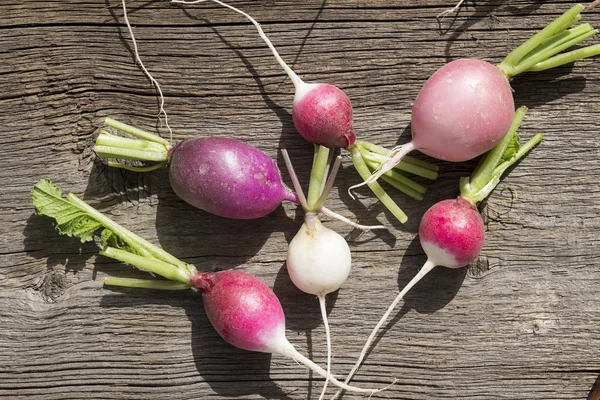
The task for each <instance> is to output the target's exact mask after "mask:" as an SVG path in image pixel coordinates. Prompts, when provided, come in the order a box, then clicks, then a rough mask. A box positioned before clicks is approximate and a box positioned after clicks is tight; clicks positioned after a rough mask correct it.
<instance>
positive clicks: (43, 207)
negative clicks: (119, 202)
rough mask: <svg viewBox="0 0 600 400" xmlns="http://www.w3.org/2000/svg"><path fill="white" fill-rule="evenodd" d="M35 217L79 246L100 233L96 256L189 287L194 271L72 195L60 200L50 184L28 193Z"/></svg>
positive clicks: (40, 184)
mask: <svg viewBox="0 0 600 400" xmlns="http://www.w3.org/2000/svg"><path fill="white" fill-rule="evenodd" d="M31 198H32V200H33V205H34V207H35V208H36V212H37V214H38V215H45V216H48V217H51V218H54V220H56V229H57V230H58V232H59V233H60V234H61V235H67V236H71V237H78V238H79V239H80V240H81V241H82V242H89V241H92V240H94V234H95V232H96V231H97V230H99V229H101V228H103V229H102V232H101V233H100V246H101V249H102V250H101V251H100V253H101V254H103V255H106V256H108V257H112V258H115V259H118V260H121V261H124V262H127V263H129V264H132V265H135V266H136V267H138V268H140V269H143V270H146V271H149V272H152V273H156V274H158V275H161V276H163V277H165V278H167V279H171V280H175V281H177V282H180V283H184V284H189V281H190V277H191V275H192V274H193V273H195V272H196V268H195V267H194V266H192V265H190V264H187V263H185V262H183V261H181V260H179V259H177V258H175V257H173V256H172V255H170V254H169V253H167V252H166V251H164V250H162V249H161V248H159V247H158V246H156V245H154V244H152V243H150V242H148V241H147V240H145V239H143V238H141V237H139V236H138V235H136V234H135V233H133V232H131V231H129V230H128V229H126V228H124V227H122V226H121V225H119V224H117V223H116V222H114V221H113V220H111V219H110V218H108V217H107V216H106V215H104V214H102V213H100V212H99V211H97V210H96V209H94V208H93V207H91V206H90V205H88V204H87V203H85V202H84V201H83V200H81V199H79V198H78V197H77V196H75V195H74V194H72V193H69V194H68V195H67V196H66V198H63V196H62V191H61V190H60V189H59V188H58V187H57V186H56V185H55V184H54V183H52V182H51V181H50V180H48V179H40V180H39V181H38V182H37V183H36V184H35V185H34V186H33V191H32V192H31Z"/></svg>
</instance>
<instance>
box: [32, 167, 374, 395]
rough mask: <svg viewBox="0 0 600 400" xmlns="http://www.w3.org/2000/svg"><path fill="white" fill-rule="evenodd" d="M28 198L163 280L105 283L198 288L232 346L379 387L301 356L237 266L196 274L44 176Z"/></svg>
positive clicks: (270, 304) (279, 316) (264, 294)
mask: <svg viewBox="0 0 600 400" xmlns="http://www.w3.org/2000/svg"><path fill="white" fill-rule="evenodd" d="M31 196H32V200H33V204H34V206H35V208H36V212H37V214H39V215H46V216H49V217H51V218H54V219H55V220H56V222H57V229H58V231H59V232H60V233H61V234H65V235H68V236H76V237H79V238H80V239H81V241H82V242H85V241H91V240H94V233H95V231H97V230H98V229H100V228H103V230H102V233H101V235H100V237H101V239H102V241H101V243H102V250H101V251H100V254H102V255H104V256H107V257H110V258H113V259H116V260H119V261H122V262H125V263H128V264H131V265H133V266H135V267H138V268H140V269H142V270H144V271H147V272H150V273H152V274H155V275H160V276H162V277H163V278H166V280H165V279H129V278H116V277H109V278H107V279H106V280H105V284H106V285H113V286H123V287H141V288H150V289H162V290H183V289H189V288H195V289H198V290H199V291H200V292H201V293H202V300H203V305H204V310H205V311H206V314H207V316H208V319H209V321H210V323H211V324H212V325H213V327H214V328H215V330H216V331H217V333H218V334H219V335H220V336H221V337H222V338H223V339H224V340H225V341H227V342H228V343H230V344H231V345H233V346H236V347H238V348H241V349H244V350H249V351H260V352H266V353H274V354H281V355H283V356H286V357H289V358H291V359H293V360H295V361H296V362H298V363H300V364H302V365H304V366H305V367H307V368H309V369H311V370H312V371H314V372H315V373H317V374H319V375H321V376H323V377H327V378H328V379H329V380H330V381H331V382H332V383H334V384H335V385H337V386H338V387H340V388H343V389H344V390H349V391H353V392H357V393H365V394H370V395H372V394H374V393H377V392H379V391H380V390H377V389H363V388H358V387H354V386H349V385H346V384H344V383H341V382H339V381H338V380H337V379H335V378H334V377H332V376H331V375H330V374H328V373H327V372H326V371H325V370H323V369H322V368H321V367H319V366H318V365H316V364H315V363H314V362H312V361H311V360H309V359H308V358H306V357H305V356H303V355H302V354H300V353H299V352H298V351H297V350H296V348H295V347H294V346H293V345H292V344H291V343H290V342H289V341H288V340H287V338H286V336H285V316H284V314H283V309H282V307H281V303H280V302H279V299H278V298H277V296H276V295H275V293H273V291H272V290H271V289H269V287H267V285H265V284H264V283H263V282H262V281H261V280H259V279H258V278H256V277H254V276H252V275H250V274H248V273H245V272H241V271H235V270H228V271H221V272H207V273H205V272H198V271H197V270H196V268H195V267H194V266H193V265H191V264H187V263H185V262H183V261H181V260H179V259H177V258H175V257H173V256H172V255H170V254H169V253H167V252H165V251H164V250H162V249H161V248H159V247H157V246H156V245H153V244H151V243H150V242H148V241H147V240H145V239H143V238H141V237H139V236H137V235H136V234H134V233H133V232H131V231H129V230H127V229H126V228H124V227H122V226H120V225H119V224H117V223H116V222H114V221H112V220H111V219H110V218H108V217H107V216H106V215H104V214H102V213H100V212H99V211H97V210H96V209H94V208H93V207H91V206H89V205H88V204H87V203H85V202H84V201H82V200H81V199H79V198H78V197H77V196H75V195H74V194H72V193H69V194H68V195H67V197H66V199H64V198H63V197H62V193H61V191H60V189H59V188H58V187H56V186H55V185H54V184H53V183H52V182H50V181H49V180H47V179H42V180H40V181H39V182H37V183H36V184H35V185H34V189H33V192H32V194H31ZM112 246H115V247H112Z"/></svg>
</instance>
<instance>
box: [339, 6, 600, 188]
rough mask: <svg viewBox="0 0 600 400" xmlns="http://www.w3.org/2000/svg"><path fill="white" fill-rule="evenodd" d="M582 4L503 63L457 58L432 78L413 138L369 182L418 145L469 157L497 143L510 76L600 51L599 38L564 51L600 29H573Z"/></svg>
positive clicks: (509, 102)
mask: <svg viewBox="0 0 600 400" xmlns="http://www.w3.org/2000/svg"><path fill="white" fill-rule="evenodd" d="M583 10H584V7H583V6H582V5H581V4H577V5H575V6H573V7H572V8H571V9H570V10H568V11H567V12H565V13H564V14H563V15H562V16H560V17H558V18H557V19H556V20H554V21H553V22H552V23H550V24H549V25H548V26H547V27H546V28H544V29H543V30H541V31H540V32H538V33H537V34H535V35H534V36H533V37H532V38H531V39H529V40H528V41H526V42H525V43H523V44H522V45H521V46H519V47H518V48H516V49H515V50H514V51H513V52H511V53H510V54H509V55H508V56H507V57H506V58H505V59H504V60H503V61H502V62H501V63H500V64H498V65H493V64H490V63H488V62H486V61H482V60H477V59H460V60H456V61H452V62H450V63H448V64H446V65H444V66H443V67H442V68H440V69H439V70H438V71H436V72H435V73H434V74H433V75H432V76H431V77H430V78H429V80H427V82H426V83H425V85H424V86H423V88H422V89H421V91H420V92H419V95H418V96H417V99H416V100H415V103H414V105H413V110H412V118H411V120H412V126H411V130H412V141H410V142H409V143H407V144H405V145H403V146H399V147H396V148H395V149H393V150H392V151H391V153H389V155H388V156H389V157H390V158H389V159H388V160H387V161H385V162H383V163H382V164H381V168H380V169H379V170H377V171H376V172H375V173H374V174H373V175H372V176H371V177H369V178H368V179H367V180H365V182H363V183H361V184H358V185H355V186H353V187H351V188H350V189H354V188H357V187H359V186H362V185H364V184H369V183H372V182H374V181H376V180H377V179H378V178H379V177H381V176H382V175H384V174H385V173H387V172H388V171H390V170H391V169H392V168H393V167H394V166H395V165H396V164H397V163H398V162H399V161H401V160H402V159H403V158H404V156H405V155H406V154H408V153H410V152H411V151H413V150H419V151H421V152H422V153H425V154H427V155H430V156H432V157H435V158H438V159H441V160H446V161H466V160H470V159H472V158H475V157H477V156H479V155H481V154H483V153H485V152H486V151H488V150H490V149H491V148H493V147H494V146H495V145H496V144H498V142H500V141H501V140H502V138H503V137H504V136H505V134H506V132H507V131H508V128H509V127H510V125H511V121H512V119H513V116H514V100H513V94H512V90H511V87H510V84H509V80H510V79H512V78H513V77H515V76H516V75H518V74H521V73H523V72H527V71H543V70H546V69H550V68H554V67H557V66H560V65H564V64H567V63H571V62H573V61H576V60H579V59H582V58H586V57H592V56H596V55H598V54H600V44H597V45H593V46H588V47H584V48H579V49H576V50H572V51H570V52H566V53H562V52H563V51H564V50H566V49H568V48H570V47H571V46H574V45H575V44H577V43H579V42H581V41H583V40H585V39H587V38H589V37H591V36H593V35H595V34H596V33H598V30H596V29H594V28H593V27H592V26H591V25H590V24H582V25H578V26H576V27H574V28H571V29H569V28H570V27H571V26H572V25H573V24H574V23H576V22H577V21H578V20H579V19H580V18H581V15H580V14H581V12H582V11H583Z"/></svg>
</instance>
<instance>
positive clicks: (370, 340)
mask: <svg viewBox="0 0 600 400" xmlns="http://www.w3.org/2000/svg"><path fill="white" fill-rule="evenodd" d="M433 268H435V264H434V263H433V262H431V261H429V260H427V262H425V264H424V265H423V268H421V270H420V271H419V273H418V274H417V275H415V277H414V278H412V279H411V281H410V282H408V283H407V284H406V286H405V287H404V289H402V291H401V292H400V293H398V296H396V298H395V299H394V301H393V302H392V304H390V306H389V307H388V309H387V310H386V311H385V313H384V314H383V316H382V317H381V319H380V320H379V322H378V323H377V325H376V326H375V328H373V331H372V332H371V334H370V335H369V338H368V339H367V341H366V342H365V345H364V346H363V348H362V350H361V352H360V355H359V356H358V359H357V360H356V363H355V364H354V366H353V367H352V370H351V371H350V373H349V374H348V376H347V377H346V379H345V380H344V383H345V384H348V382H350V380H351V379H352V377H353V376H354V374H355V373H356V371H358V368H359V367H360V365H361V363H362V361H363V360H364V358H365V356H366V355H367V351H368V350H369V347H371V343H373V340H374V339H375V336H376V335H377V333H378V332H379V329H381V327H382V326H383V324H384V323H385V321H387V319H388V317H389V316H390V314H391V313H392V311H394V309H395V308H396V306H397V305H398V303H399V302H400V300H402V299H403V298H404V295H405V294H406V293H407V292H408V291H409V290H410V289H411V288H412V287H413V286H414V285H416V284H417V282H419V281H420V280H421V279H423V277H424V276H425V275H427V274H428V273H429V272H430V271H431V270H432V269H433ZM342 390H343V389H340V390H338V391H337V392H336V393H335V394H334V395H333V397H331V400H333V399H336V398H337V397H338V396H339V395H340V394H341V393H342Z"/></svg>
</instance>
